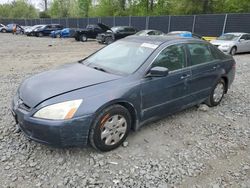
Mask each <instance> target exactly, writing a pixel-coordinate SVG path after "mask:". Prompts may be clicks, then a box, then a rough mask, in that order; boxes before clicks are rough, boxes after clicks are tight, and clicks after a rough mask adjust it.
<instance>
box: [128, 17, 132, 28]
mask: <svg viewBox="0 0 250 188" xmlns="http://www.w3.org/2000/svg"><path fill="white" fill-rule="evenodd" d="M128 25H129V26H131V16H129V20H128Z"/></svg>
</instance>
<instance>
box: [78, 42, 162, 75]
mask: <svg viewBox="0 0 250 188" xmlns="http://www.w3.org/2000/svg"><path fill="white" fill-rule="evenodd" d="M157 47H158V46H157V45H154V44H149V43H137V42H128V41H117V42H115V43H112V44H110V45H108V46H107V47H105V48H103V49H102V50H100V51H98V52H97V53H95V54H94V55H92V56H90V57H89V58H87V59H86V60H85V61H84V62H83V63H84V64H85V65H87V66H90V67H93V68H96V69H99V70H102V71H107V72H110V73H114V74H131V73H133V72H135V71H136V70H137V69H138V68H139V67H140V66H141V65H142V64H143V63H144V61H145V60H146V59H147V58H148V57H149V56H150V55H151V53H152V52H153V51H154V50H155V49H156V48H157Z"/></svg>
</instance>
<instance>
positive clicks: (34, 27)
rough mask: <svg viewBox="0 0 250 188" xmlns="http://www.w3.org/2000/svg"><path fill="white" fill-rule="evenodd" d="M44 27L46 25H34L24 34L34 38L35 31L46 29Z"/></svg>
mask: <svg viewBox="0 0 250 188" xmlns="http://www.w3.org/2000/svg"><path fill="white" fill-rule="evenodd" d="M44 26H45V25H34V26H32V27H29V28H27V29H24V34H26V35H27V36H34V35H35V33H34V30H35V29H38V28H41V27H44Z"/></svg>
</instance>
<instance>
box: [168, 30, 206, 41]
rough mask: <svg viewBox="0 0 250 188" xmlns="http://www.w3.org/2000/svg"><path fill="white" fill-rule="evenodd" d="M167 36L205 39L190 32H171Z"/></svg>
mask: <svg viewBox="0 0 250 188" xmlns="http://www.w3.org/2000/svg"><path fill="white" fill-rule="evenodd" d="M167 36H180V37H186V38H196V39H203V40H204V38H203V37H202V36H200V35H198V34H196V33H192V32H190V31H171V32H169V33H168V34H167Z"/></svg>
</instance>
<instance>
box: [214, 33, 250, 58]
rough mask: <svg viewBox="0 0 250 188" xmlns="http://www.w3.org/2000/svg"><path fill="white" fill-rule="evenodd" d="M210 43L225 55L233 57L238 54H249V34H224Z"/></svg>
mask: <svg viewBox="0 0 250 188" xmlns="http://www.w3.org/2000/svg"><path fill="white" fill-rule="evenodd" d="M210 42H211V43H212V44H213V45H214V46H216V47H218V48H219V49H220V50H221V51H222V52H224V53H227V54H231V55H235V54H236V53H240V52H250V34H249V33H225V34H223V35H222V36H220V37H219V38H217V39H216V40H212V41H210Z"/></svg>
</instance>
